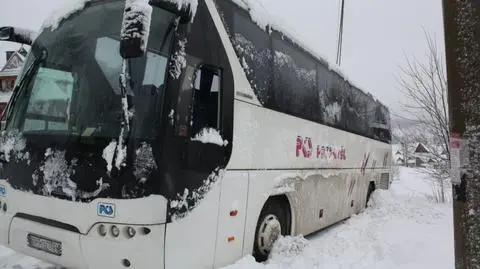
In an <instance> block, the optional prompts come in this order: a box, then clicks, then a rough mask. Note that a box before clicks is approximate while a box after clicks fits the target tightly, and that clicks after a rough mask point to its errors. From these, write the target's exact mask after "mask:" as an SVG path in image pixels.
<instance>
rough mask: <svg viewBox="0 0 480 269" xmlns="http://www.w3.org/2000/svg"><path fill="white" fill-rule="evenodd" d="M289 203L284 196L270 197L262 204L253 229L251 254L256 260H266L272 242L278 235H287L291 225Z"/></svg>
mask: <svg viewBox="0 0 480 269" xmlns="http://www.w3.org/2000/svg"><path fill="white" fill-rule="evenodd" d="M290 216H291V214H290V204H289V203H288V199H287V198H286V197H284V196H277V197H271V198H270V199H268V200H267V202H266V203H265V205H264V206H263V209H262V212H261V213H260V217H259V218H258V222H257V227H256V229H255V241H254V243H253V256H254V257H255V259H256V260H257V262H263V261H266V260H267V259H268V257H269V255H270V251H271V250H272V247H273V244H274V243H275V242H276V241H277V239H278V238H279V237H280V235H283V236H285V235H289V234H290V226H291V217H290Z"/></svg>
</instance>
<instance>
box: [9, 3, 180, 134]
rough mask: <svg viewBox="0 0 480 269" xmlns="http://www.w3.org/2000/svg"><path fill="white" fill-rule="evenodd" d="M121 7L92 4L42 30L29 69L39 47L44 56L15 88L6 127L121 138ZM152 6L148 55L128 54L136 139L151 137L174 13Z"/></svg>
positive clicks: (27, 131)
mask: <svg viewBox="0 0 480 269" xmlns="http://www.w3.org/2000/svg"><path fill="white" fill-rule="evenodd" d="M123 9H124V2H123V1H115V2H109V3H102V4H93V5H91V6H89V7H87V8H86V9H85V10H84V11H82V12H81V13H79V14H78V15H75V16H72V17H71V18H69V19H68V20H66V21H64V22H63V23H62V24H61V25H60V27H59V28H58V29H56V30H54V31H51V30H50V29H48V28H47V29H44V31H43V32H42V34H41V35H40V36H39V37H38V38H37V40H36V41H35V44H34V45H33V47H32V53H31V55H30V57H29V59H28V61H27V62H26V68H28V66H29V65H31V64H32V63H34V60H33V59H34V58H36V57H39V56H40V55H41V53H43V52H46V58H45V59H44V60H42V61H41V62H40V64H39V66H38V67H36V69H35V72H33V74H34V75H33V76H32V77H29V78H26V79H28V83H24V85H23V86H22V89H20V91H19V92H18V98H17V99H16V100H17V101H16V103H15V104H14V109H13V110H12V114H11V115H10V116H9V119H8V122H7V130H19V131H20V132H22V133H24V134H26V135H28V134H32V135H35V134H38V135H50V134H52V135H53V134H54V135H66V136H69V137H73V138H74V137H98V138H112V139H113V138H116V137H118V134H119V132H120V122H121V119H122V113H123V110H122V105H121V95H120V83H119V76H120V72H121V68H122V61H123V59H122V58H121V56H120V52H119V47H120V38H119V36H120V29H121V23H122V17H123ZM153 10H154V11H153V14H152V23H151V29H150V31H151V33H155V34H150V35H149V41H148V51H147V52H146V53H145V55H144V56H143V57H141V58H135V59H131V60H130V66H131V74H130V75H131V77H132V85H131V86H132V87H131V90H129V91H128V92H127V94H128V98H129V102H130V104H131V107H132V112H133V118H132V121H131V133H130V137H131V138H138V139H141V140H151V139H153V138H154V137H155V136H156V135H157V132H158V127H157V126H159V121H160V114H161V111H162V104H163V91H164V90H163V89H164V80H165V74H166V72H165V71H166V68H167V62H168V57H169V54H170V50H171V43H172V42H171V41H170V40H171V39H172V36H173V35H172V32H173V31H170V32H168V26H169V24H170V23H171V22H172V21H173V20H174V19H175V15H174V14H172V13H170V12H168V11H165V10H162V9H159V8H153ZM107 18H108V19H107ZM167 35H168V36H167ZM164 39H167V40H164ZM163 43H164V45H163V47H161V46H162V44H163ZM21 79H24V78H21ZM21 79H20V80H21Z"/></svg>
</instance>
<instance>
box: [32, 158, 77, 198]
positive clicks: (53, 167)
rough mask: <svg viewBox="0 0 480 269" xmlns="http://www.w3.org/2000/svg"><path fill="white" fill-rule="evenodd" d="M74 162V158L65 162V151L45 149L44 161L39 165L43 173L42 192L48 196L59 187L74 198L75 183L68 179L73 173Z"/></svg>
mask: <svg viewBox="0 0 480 269" xmlns="http://www.w3.org/2000/svg"><path fill="white" fill-rule="evenodd" d="M76 163H77V160H76V159H73V160H72V161H71V162H70V163H67V161H66V160H65V151H53V150H51V149H47V151H46V152H45V163H44V164H43V165H42V166H41V167H40V171H41V172H42V173H43V183H44V185H43V189H42V191H43V194H44V195H45V196H50V195H51V194H52V192H54V191H57V190H58V189H61V191H62V192H63V193H65V194H67V195H68V196H70V197H72V200H75V199H76V190H77V184H76V183H75V182H73V181H72V180H71V179H70V176H71V175H72V173H74V169H75V166H76Z"/></svg>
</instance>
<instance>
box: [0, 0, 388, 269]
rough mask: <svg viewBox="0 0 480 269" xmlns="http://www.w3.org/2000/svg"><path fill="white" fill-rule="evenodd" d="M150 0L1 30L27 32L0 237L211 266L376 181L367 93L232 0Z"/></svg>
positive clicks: (109, 261)
mask: <svg viewBox="0 0 480 269" xmlns="http://www.w3.org/2000/svg"><path fill="white" fill-rule="evenodd" d="M146 1H147V0H138V1H136V2H137V3H136V4H137V6H135V5H133V6H132V7H133V8H132V9H131V10H128V6H126V3H130V4H131V3H134V2H135V0H128V1H126V2H125V1H119V0H103V1H102V0H98V1H86V0H81V1H78V0H77V2H80V4H78V5H72V9H71V10H65V12H64V13H61V14H57V15H55V16H52V17H50V18H49V21H48V22H46V23H45V25H44V26H43V28H42V30H41V31H40V33H39V34H38V35H36V38H33V35H32V34H31V33H29V32H28V31H25V30H20V29H15V28H13V27H3V28H0V40H4V41H14V42H19V43H23V44H30V45H31V52H30V53H29V56H28V58H27V60H26V63H25V67H24V70H23V72H22V74H21V76H20V77H19V78H18V79H17V83H16V87H15V90H14V94H13V96H12V99H11V101H10V102H9V105H8V107H7V109H6V112H5V113H6V126H5V127H4V130H3V131H4V132H3V133H2V137H1V141H0V142H1V144H0V150H1V153H2V154H1V156H0V157H1V158H0V162H1V163H2V166H1V169H0V173H1V174H0V175H1V177H0V178H1V179H2V180H0V243H1V244H2V245H5V246H7V247H9V248H12V249H14V250H16V251H18V252H21V253H24V254H26V255H29V256H33V257H37V258H39V259H41V260H44V261H48V262H51V263H53V264H57V265H60V266H63V267H66V268H80V269H105V268H108V269H113V268H140V269H151V268H166V269H173V268H175V269H176V268H180V269H193V268H198V269H204V268H220V267H222V266H225V265H227V264H230V263H232V262H235V261H236V260H237V259H239V258H241V257H243V256H245V255H249V254H252V255H254V257H255V258H256V259H257V260H259V261H262V260H265V259H267V258H268V255H269V253H270V251H271V249H272V245H273V243H274V242H275V240H276V239H277V238H278V237H279V236H280V235H298V234H303V235H308V234H310V233H312V232H315V231H318V230H320V229H322V228H325V227H327V226H329V225H332V224H334V223H336V222H339V221H340V220H343V219H346V218H348V217H349V216H350V215H352V214H355V213H357V212H359V211H361V210H362V209H363V208H365V207H366V203H367V201H368V197H369V195H370V194H371V193H372V191H373V190H374V189H375V188H388V186H389V182H390V180H389V178H390V173H389V170H390V159H391V158H390V156H389V153H390V150H391V145H390V122H389V121H390V119H389V112H388V109H387V108H386V107H385V106H384V105H382V104H381V103H380V102H378V101H377V100H376V99H374V98H373V97H372V96H371V95H370V94H367V93H365V92H363V91H361V90H360V89H358V88H357V87H355V86H354V85H351V84H350V83H349V82H348V81H347V80H346V79H345V78H344V77H343V76H342V75H341V74H339V73H338V72H336V71H334V70H332V69H331V68H329V66H328V64H327V63H326V62H325V61H324V60H322V59H321V58H320V57H317V56H315V55H314V54H313V53H311V50H309V49H307V47H305V46H304V45H301V44H300V42H297V41H295V40H294V38H293V35H292V34H291V33H290V34H289V33H286V32H285V31H280V30H281V29H276V28H275V27H274V26H273V27H272V26H271V25H272V24H270V25H267V26H266V27H265V28H261V27H259V26H258V24H257V23H255V20H254V19H252V18H251V16H250V13H249V12H248V10H250V11H252V10H251V8H250V7H248V6H247V4H245V3H244V2H243V1H240V0H235V1H230V0H200V1H198V3H197V2H196V1H194V0H182V1H180V0H151V1H150V2H149V3H147V2H146ZM83 2H84V3H83ZM135 7H140V8H138V9H135ZM132 10H133V11H135V12H137V13H136V14H137V15H136V16H139V18H141V19H142V20H143V21H142V20H138V21H140V22H142V23H141V24H136V25H135V23H136V22H138V21H133V22H134V25H133V26H132V27H137V28H138V29H143V30H145V31H143V32H142V31H140V33H141V35H139V36H140V38H138V37H139V36H135V35H132V36H130V39H129V37H128V36H125V35H124V30H125V29H124V28H122V27H124V26H122V25H125V22H126V21H128V20H127V19H128V18H127V16H126V15H125V16H124V14H127V13H128V11H132ZM149 12H151V13H149ZM251 13H252V14H254V12H251ZM128 14H131V13H128ZM130 18H131V17H130ZM122 22H123V24H122ZM142 27H143V28H142ZM132 29H133V28H132ZM125 32H127V31H125ZM145 37H148V39H146V38H145ZM135 38H137V39H135Z"/></svg>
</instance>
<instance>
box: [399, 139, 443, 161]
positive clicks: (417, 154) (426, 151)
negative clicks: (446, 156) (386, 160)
mask: <svg viewBox="0 0 480 269" xmlns="http://www.w3.org/2000/svg"><path fill="white" fill-rule="evenodd" d="M406 148H407V149H408V152H407V154H404V152H403V151H404V150H405V148H404V147H402V146H400V145H396V146H395V147H393V148H392V150H393V152H394V154H393V156H394V160H393V161H394V163H395V164H396V165H402V166H403V165H405V166H408V167H428V166H433V165H435V164H436V163H437V158H435V155H434V154H433V153H432V149H430V148H429V147H428V146H426V145H425V144H423V143H420V142H418V143H411V144H409V145H407V147H406ZM405 158H406V159H405Z"/></svg>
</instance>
